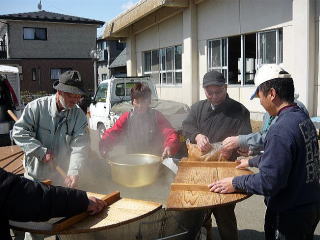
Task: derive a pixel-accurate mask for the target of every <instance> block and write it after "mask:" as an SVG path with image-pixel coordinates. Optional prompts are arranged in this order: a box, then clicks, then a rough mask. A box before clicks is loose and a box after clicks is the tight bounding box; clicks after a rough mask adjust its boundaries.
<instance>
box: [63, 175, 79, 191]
mask: <svg viewBox="0 0 320 240" xmlns="http://www.w3.org/2000/svg"><path fill="white" fill-rule="evenodd" d="M78 181H79V175H74V176H67V177H66V178H65V180H64V184H65V185H66V186H67V187H69V188H74V187H76V186H78Z"/></svg>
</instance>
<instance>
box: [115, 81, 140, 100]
mask: <svg viewBox="0 0 320 240" xmlns="http://www.w3.org/2000/svg"><path fill="white" fill-rule="evenodd" d="M137 83H139V82H133V83H118V84H117V85H116V96H118V97H124V96H130V95H131V88H132V87H133V86H134V85H135V84H137Z"/></svg>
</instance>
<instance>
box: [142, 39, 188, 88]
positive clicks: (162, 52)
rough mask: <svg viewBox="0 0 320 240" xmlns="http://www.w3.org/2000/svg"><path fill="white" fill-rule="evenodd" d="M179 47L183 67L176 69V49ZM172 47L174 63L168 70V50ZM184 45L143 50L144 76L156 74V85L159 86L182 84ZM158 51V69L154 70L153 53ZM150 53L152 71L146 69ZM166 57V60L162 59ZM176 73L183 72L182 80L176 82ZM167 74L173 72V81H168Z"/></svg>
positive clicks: (172, 61) (172, 62)
mask: <svg viewBox="0 0 320 240" xmlns="http://www.w3.org/2000/svg"><path fill="white" fill-rule="evenodd" d="M178 47H181V68H180V69H176V55H177V54H176V49H177V48H178ZM170 48H171V49H172V50H171V51H172V59H171V63H170V64H171V65H172V69H169V70H167V66H166V65H167V64H168V62H167V51H169V49H170ZM182 48H183V45H174V46H168V47H165V48H160V49H151V50H148V51H143V52H142V61H143V62H142V66H143V69H142V72H143V75H144V76H152V75H156V76H157V79H156V85H158V86H181V85H182V81H183V80H182V79H183V78H182V75H183V72H182V52H183V49H182ZM154 52H157V53H158V69H157V70H154V69H152V66H153V62H152V59H153V53H154ZM149 53H150V63H149V65H150V71H146V70H145V66H146V54H149ZM163 57H164V62H163V61H162V60H163ZM176 73H181V82H176ZM167 74H171V76H172V82H171V83H169V84H168V83H167V79H168V78H167ZM163 76H165V79H166V82H164V77H163Z"/></svg>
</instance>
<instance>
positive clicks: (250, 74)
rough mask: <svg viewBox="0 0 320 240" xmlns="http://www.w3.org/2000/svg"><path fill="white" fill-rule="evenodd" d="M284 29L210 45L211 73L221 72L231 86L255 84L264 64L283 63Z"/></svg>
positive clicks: (231, 38) (209, 66)
mask: <svg viewBox="0 0 320 240" xmlns="http://www.w3.org/2000/svg"><path fill="white" fill-rule="evenodd" d="M282 38H283V36H282V29H276V30H271V31H266V32H259V33H253V34H245V35H240V36H233V37H228V38H221V39H214V40H209V41H208V70H209V71H211V70H217V71H219V72H221V73H222V74H223V75H224V77H225V78H226V80H227V83H228V84H233V85H250V84H254V75H255V72H256V69H258V68H259V67H260V66H261V65H262V64H266V63H276V64H279V63H281V62H282V61H283V47H282V44H283V43H282V42H283V40H282Z"/></svg>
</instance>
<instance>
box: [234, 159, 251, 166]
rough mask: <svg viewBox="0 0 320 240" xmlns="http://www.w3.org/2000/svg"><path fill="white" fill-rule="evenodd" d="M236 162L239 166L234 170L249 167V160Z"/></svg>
mask: <svg viewBox="0 0 320 240" xmlns="http://www.w3.org/2000/svg"><path fill="white" fill-rule="evenodd" d="M236 162H237V163H239V165H238V166H236V168H238V169H243V168H247V167H249V158H242V159H237V160H236Z"/></svg>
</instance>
